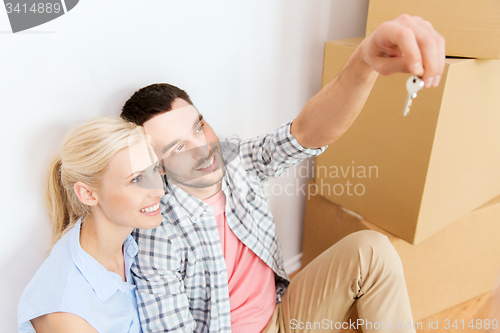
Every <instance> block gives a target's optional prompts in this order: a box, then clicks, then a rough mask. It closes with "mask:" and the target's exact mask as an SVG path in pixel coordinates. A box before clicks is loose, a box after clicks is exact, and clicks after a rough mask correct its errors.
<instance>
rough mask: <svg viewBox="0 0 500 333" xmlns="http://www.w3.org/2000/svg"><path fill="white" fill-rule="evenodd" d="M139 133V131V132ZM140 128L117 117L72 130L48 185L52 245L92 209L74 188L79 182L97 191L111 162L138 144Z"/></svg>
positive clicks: (51, 169)
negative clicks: (119, 152) (123, 150)
mask: <svg viewBox="0 0 500 333" xmlns="http://www.w3.org/2000/svg"><path fill="white" fill-rule="evenodd" d="M138 129H139V130H138ZM141 135H143V131H142V129H141V128H140V127H138V126H137V125H135V124H132V123H130V122H127V121H125V120H123V119H121V118H118V117H98V118H93V119H91V120H88V121H86V122H84V123H83V124H80V125H78V126H76V127H75V128H73V129H71V130H70V131H69V132H68V133H67V134H66V137H65V139H64V142H63V148H62V150H61V152H60V153H59V154H57V155H56V156H55V157H54V158H53V160H52V161H51V162H50V165H49V171H48V174H47V181H46V182H45V191H44V192H45V193H44V199H45V206H46V209H47V212H48V214H49V217H50V220H51V222H52V236H53V241H52V245H53V244H55V243H56V242H57V241H58V240H59V238H61V237H62V235H64V233H65V232H66V231H67V230H69V229H70V228H71V227H72V226H73V225H75V223H76V222H77V221H78V219H79V218H81V217H84V216H86V215H88V214H90V207H89V206H87V205H84V204H83V203H81V202H80V200H78V197H77V196H76V194H75V191H74V185H75V183H76V182H78V181H80V182H83V183H85V184H87V185H88V186H90V187H93V188H98V187H99V185H100V182H101V180H102V176H103V174H104V172H105V170H106V167H107V166H108V164H109V162H110V161H111V159H112V158H113V157H114V156H115V154H116V153H117V152H118V151H120V150H121V149H123V148H126V147H128V146H129V145H131V144H135V143H138V142H139V140H140V138H141Z"/></svg>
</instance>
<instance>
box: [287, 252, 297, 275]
mask: <svg viewBox="0 0 500 333" xmlns="http://www.w3.org/2000/svg"><path fill="white" fill-rule="evenodd" d="M283 265H284V266H285V272H286V273H287V274H291V273H293V272H295V271H298V270H299V269H300V268H301V267H302V252H301V253H299V254H297V255H296V256H294V257H292V258H290V259H288V260H286V261H285V262H284V263H283Z"/></svg>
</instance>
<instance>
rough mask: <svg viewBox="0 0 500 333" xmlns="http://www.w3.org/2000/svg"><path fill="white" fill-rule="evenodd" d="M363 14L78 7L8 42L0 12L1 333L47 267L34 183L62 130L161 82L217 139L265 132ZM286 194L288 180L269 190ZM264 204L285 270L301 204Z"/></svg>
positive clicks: (282, 4)
mask: <svg viewBox="0 0 500 333" xmlns="http://www.w3.org/2000/svg"><path fill="white" fill-rule="evenodd" d="M367 7H368V0H349V1H346V0H330V1H328V0H323V1H320V0H315V1H304V0H286V1H285V0H280V1H267V0H253V1H244V2H243V1H229V0H228V1H215V0H212V1H193V0H191V1H181V0H177V1H168V0H150V1H131V0H126V1H125V0H106V1H98V0H84V1H80V3H79V4H78V5H77V6H76V7H75V8H74V9H73V10H72V11H70V12H69V13H68V14H66V15H64V16H62V17H60V18H58V19H56V20H54V21H52V22H49V23H46V24H44V25H42V26H39V27H35V28H33V29H31V30H28V31H26V32H21V33H17V34H12V33H11V32H10V26H9V22H8V18H7V14H6V13H5V11H3V10H1V9H0V45H1V50H2V51H1V52H0V112H1V115H2V118H3V124H4V126H3V128H2V130H1V133H0V139H1V142H2V144H1V149H2V150H1V154H2V155H1V156H2V163H1V175H2V177H3V181H2V186H1V188H2V190H1V201H0V202H1V211H2V213H3V216H2V218H1V223H2V224H1V226H2V234H3V237H2V241H1V242H0V267H1V269H2V271H1V272H2V273H1V274H0V285H1V286H2V289H3V291H2V298H1V301H0V325H1V327H2V331H3V332H15V331H16V324H15V322H16V319H15V318H16V313H17V303H18V300H19V297H20V295H21V292H22V290H23V289H24V287H25V286H26V284H27V283H28V281H29V280H30V279H31V277H32V276H33V274H34V272H35V271H36V269H37V268H38V266H39V265H40V264H41V262H42V261H43V259H44V256H45V248H46V245H47V242H48V241H49V239H50V224H49V221H48V219H47V218H46V216H45V212H44V209H43V204H42V180H43V176H44V172H45V167H46V164H47V161H48V159H49V158H50V156H51V155H52V154H53V153H55V152H56V151H57V150H58V149H59V147H60V144H61V139H62V137H63V135H64V133H65V131H66V130H67V129H68V128H69V127H71V126H73V125H75V124H77V123H79V122H81V121H83V120H86V119H88V118H91V117H94V116H99V115H118V114H119V110H120V108H121V106H122V105H123V103H124V101H125V100H126V99H127V98H128V97H129V96H130V95H131V94H132V93H133V92H134V91H135V90H137V89H138V88H139V87H142V86H145V85H147V84H150V83H154V82H168V83H171V84H174V85H177V86H179V87H181V88H183V89H185V90H186V91H187V92H188V93H189V94H190V95H191V97H192V100H193V102H194V103H195V105H196V106H197V107H198V109H199V110H200V111H201V112H202V113H203V114H204V116H205V118H206V119H207V120H208V121H209V122H210V123H211V125H212V126H213V127H214V129H215V130H216V132H217V133H218V134H219V136H220V137H225V136H227V135H229V134H233V133H237V134H239V135H240V136H242V137H249V136H255V135H259V134H263V133H267V132H269V131H272V130H273V129H275V128H276V127H277V126H279V125H281V124H282V123H284V122H285V121H287V120H288V119H290V118H292V117H294V116H296V115H297V114H298V113H299V112H300V110H301V108H302V107H303V106H304V104H305V103H306V101H307V100H308V99H309V98H310V97H312V96H313V95H314V94H315V93H316V92H317V91H318V90H319V89H320V82H321V70H322V60H323V44H324V42H325V41H327V40H333V39H341V38H348V37H354V36H361V35H363V34H364V27H365V20H366V13H367ZM306 180H307V179H299V180H298V181H297V182H298V183H299V184H303V183H305V182H306ZM290 182H292V183H295V182H296V180H295V179H294V178H293V177H292V176H291V175H289V176H288V177H284V178H281V179H278V180H275V181H274V183H276V184H281V185H283V186H284V185H286V184H288V183H290ZM274 183H272V184H274ZM272 184H271V185H272ZM270 200H271V204H272V210H273V213H274V216H275V220H276V224H277V229H278V234H279V236H280V239H281V243H282V248H283V252H284V257H285V261H286V262H287V263H288V264H289V267H292V266H293V265H292V264H291V263H295V261H294V260H295V259H296V258H298V257H297V255H299V254H300V252H301V240H302V237H301V232H302V219H303V208H304V197H303V195H300V192H299V194H297V195H295V194H294V195H291V196H289V195H280V196H277V195H271V197H270ZM290 265H292V266H290Z"/></svg>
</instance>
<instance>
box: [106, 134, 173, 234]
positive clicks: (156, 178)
mask: <svg viewBox="0 0 500 333" xmlns="http://www.w3.org/2000/svg"><path fill="white" fill-rule="evenodd" d="M158 169H159V167H158V158H157V157H156V155H155V153H154V152H153V150H152V148H151V147H150V146H149V144H148V143H147V142H146V141H145V140H142V141H141V142H140V143H138V144H135V145H132V146H129V147H128V148H125V149H122V150H120V151H119V152H118V153H116V155H115V156H114V157H113V159H112V160H111V162H110V163H109V165H108V167H107V169H106V172H105V173H104V176H103V179H102V183H101V186H100V187H99V190H98V191H97V195H98V205H99V206H100V208H101V209H102V211H103V212H104V214H105V215H106V216H107V218H108V219H109V220H110V221H111V222H113V223H116V224H119V225H123V226H129V227H133V228H141V229H152V228H156V227H157V226H158V225H159V224H160V223H161V210H160V198H161V197H162V196H163V195H164V194H165V192H164V190H163V182H162V180H161V177H160V174H159V171H158Z"/></svg>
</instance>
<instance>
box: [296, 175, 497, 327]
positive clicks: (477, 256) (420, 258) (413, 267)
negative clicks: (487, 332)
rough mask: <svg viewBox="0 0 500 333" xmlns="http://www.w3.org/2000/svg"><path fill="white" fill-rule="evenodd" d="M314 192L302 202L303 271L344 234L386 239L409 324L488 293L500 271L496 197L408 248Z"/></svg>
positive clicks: (407, 245) (401, 241) (403, 242)
mask: <svg viewBox="0 0 500 333" xmlns="http://www.w3.org/2000/svg"><path fill="white" fill-rule="evenodd" d="M310 184H312V182H310ZM308 188H309V189H310V186H309V187H308ZM311 192H313V193H311ZM313 194H314V191H310V192H309V195H308V198H309V199H308V200H307V203H306V210H305V223H304V239H303V247H302V267H305V266H306V265H307V264H308V263H309V262H311V261H312V260H313V259H314V258H316V257H317V256H318V255H319V254H320V253H322V252H323V251H325V250H326V249H328V248H329V247H330V246H332V245H333V244H335V243H336V242H338V241H339V240H340V239H342V238H343V237H345V236H347V235H348V234H350V233H353V232H356V231H359V230H365V229H371V230H377V231H379V232H381V233H383V234H384V235H386V236H387V237H388V238H389V240H390V241H391V243H392V245H393V246H394V247H395V248H396V250H397V252H398V253H399V256H400V257H401V261H402V263H403V268H404V272H405V279H406V284H407V287H408V294H409V296H410V303H411V307H412V312H413V319H414V320H416V321H417V320H421V319H423V318H426V317H428V316H430V315H433V314H435V313H438V312H441V311H443V310H445V309H447V308H450V307H453V306H456V305H458V304H460V303H462V302H465V301H467V300H469V299H472V298H474V297H477V296H479V295H482V294H484V293H487V292H490V291H492V290H493V287H494V284H495V279H496V277H497V275H498V273H499V268H500V242H499V241H498V238H499V235H500V197H497V198H495V199H494V200H492V201H490V202H488V203H487V204H485V205H484V206H482V207H481V208H478V209H476V210H475V211H473V212H471V213H469V214H467V215H466V216H464V217H462V218H461V219H459V220H458V221H456V222H454V223H453V224H451V225H449V226H447V227H446V228H444V229H443V230H441V231H440V232H438V233H437V234H435V235H433V236H432V237H430V238H428V239H426V240H425V241H423V242H422V243H420V244H418V245H411V244H408V243H407V242H405V241H403V240H402V239H400V238H398V237H395V236H394V235H391V234H390V233H388V232H386V231H384V230H382V229H380V228H378V227H377V226H375V225H374V224H372V223H369V222H367V221H364V220H360V219H358V218H356V217H354V216H351V215H349V214H348V213H346V212H345V211H344V210H343V209H342V208H341V207H339V206H337V205H335V204H334V203H332V202H330V201H328V200H326V199H325V198H323V197H321V196H320V195H313ZM386 209H390V207H386ZM490 319H493V318H490ZM497 319H500V317H499V318H497Z"/></svg>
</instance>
